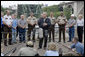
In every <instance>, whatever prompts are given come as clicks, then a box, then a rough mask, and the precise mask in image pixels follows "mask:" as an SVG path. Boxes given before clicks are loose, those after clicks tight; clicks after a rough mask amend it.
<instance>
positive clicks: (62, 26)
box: [57, 12, 67, 43]
mask: <svg viewBox="0 0 85 57" xmlns="http://www.w3.org/2000/svg"><path fill="white" fill-rule="evenodd" d="M57 23H58V25H59V42H61V32H63V41H64V43H65V25H66V23H67V19H66V17H65V16H64V14H63V12H61V14H60V16H59V17H58V18H57Z"/></svg>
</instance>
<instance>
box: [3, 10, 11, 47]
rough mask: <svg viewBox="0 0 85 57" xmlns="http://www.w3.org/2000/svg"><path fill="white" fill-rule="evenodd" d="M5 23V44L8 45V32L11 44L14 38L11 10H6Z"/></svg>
mask: <svg viewBox="0 0 85 57" xmlns="http://www.w3.org/2000/svg"><path fill="white" fill-rule="evenodd" d="M3 24H4V32H5V33H4V45H5V46H7V33H9V42H8V44H9V45H11V40H12V18H11V16H10V11H9V10H7V11H6V15H5V16H4V19H3Z"/></svg>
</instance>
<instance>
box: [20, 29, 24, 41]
mask: <svg viewBox="0 0 85 57" xmlns="http://www.w3.org/2000/svg"><path fill="white" fill-rule="evenodd" d="M19 41H20V42H23V41H25V29H22V28H19Z"/></svg>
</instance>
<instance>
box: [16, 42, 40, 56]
mask: <svg viewBox="0 0 85 57" xmlns="http://www.w3.org/2000/svg"><path fill="white" fill-rule="evenodd" d="M33 46H34V45H33V42H32V41H29V42H27V43H26V47H23V48H21V49H20V50H19V52H18V56H39V54H38V53H37V50H36V49H33Z"/></svg>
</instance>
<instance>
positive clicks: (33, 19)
mask: <svg viewBox="0 0 85 57" xmlns="http://www.w3.org/2000/svg"><path fill="white" fill-rule="evenodd" d="M27 20H29V22H30V23H31V24H35V22H37V19H36V17H31V16H29V17H28V19H27Z"/></svg>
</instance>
